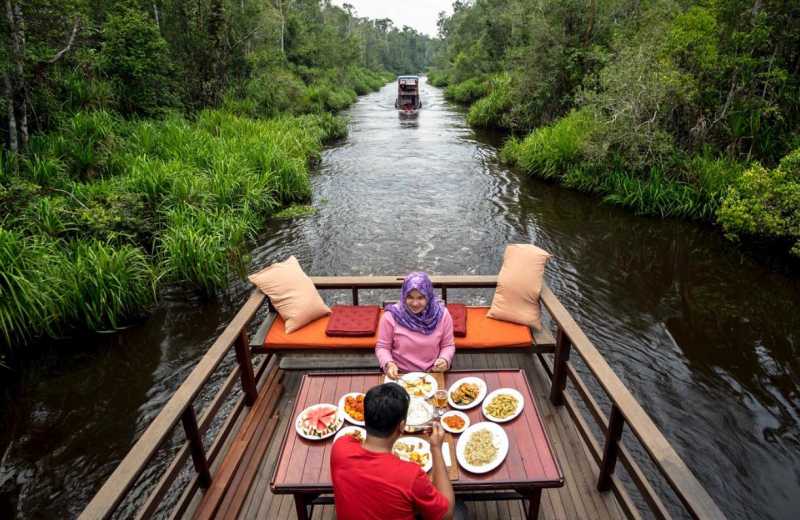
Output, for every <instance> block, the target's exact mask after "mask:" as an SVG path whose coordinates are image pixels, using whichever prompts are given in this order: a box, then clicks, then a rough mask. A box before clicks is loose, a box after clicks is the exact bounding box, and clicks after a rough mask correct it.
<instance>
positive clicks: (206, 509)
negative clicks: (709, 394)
mask: <svg viewBox="0 0 800 520" xmlns="http://www.w3.org/2000/svg"><path fill="white" fill-rule="evenodd" d="M402 280H403V278H402V277H398V276H356V277H340V276H334V277H312V281H313V282H314V284H315V286H316V287H317V289H319V290H340V291H341V290H350V291H352V302H353V305H358V304H359V291H360V290H369V289H391V288H393V289H398V288H399V287H400V284H401V283H402ZM433 283H434V286H435V287H437V288H439V289H441V292H442V298H443V299H444V300H447V290H448V289H474V288H489V289H493V288H495V287H496V286H497V277H496V276H484V275H472V276H449V275H448V276H435V277H433ZM265 302H267V298H266V296H265V295H264V294H263V293H261V292H259V291H252V292H251V294H250V296H249V298H248V299H247V301H246V302H245V303H244V305H243V306H242V307H241V309H240V310H239V312H238V313H237V314H236V316H234V318H233V319H232V320H231V321H230V323H229V324H228V326H227V327H226V328H225V330H224V331H223V332H222V333H221V334H220V335H219V337H218V338H217V339H216V340H215V341H214V343H213V344H212V345H211V346H210V347H209V349H208V351H207V352H206V354H205V355H204V356H203V358H202V359H201V360H200V361H199V362H198V363H197V365H196V366H195V368H194V369H193V370H192V372H191V373H190V374H189V376H188V377H187V378H186V380H185V381H184V382H183V384H182V385H181V386H180V387H179V388H178V389H177V390H176V392H175V394H174V395H173V396H172V397H171V398H170V400H169V401H168V402H167V403H166V404H165V406H164V408H163V409H162V411H161V413H159V415H158V416H157V417H156V418H155V419H154V420H153V422H152V423H151V424H150V425H149V426H148V427H147V429H146V430H145V431H144V432H143V433H142V435H141V436H140V437H139V439H138V440H137V441H136V443H135V444H134V445H133V447H132V448H131V450H130V451H129V452H128V454H127V455H126V456H125V458H124V459H123V460H122V461H121V462H120V463H119V465H118V466H117V468H116V469H115V470H114V472H113V473H112V474H111V476H110V477H109V478H108V480H106V482H105V483H104V484H103V486H102V487H101V488H100V490H99V491H98V492H97V494H96V495H95V496H94V497H93V498H92V500H91V501H90V502H89V504H88V505H87V506H86V508H85V509H84V511H83V512H82V513H81V515H80V520H98V519H107V518H113V517H115V513H116V514H117V515H118V514H119V513H120V511H119V508H120V505H121V504H122V503H123V502H125V503H126V508H135V510H136V513H135V515H130V514H126V515H125V517H135V518H136V519H137V520H138V519H148V518H152V517H154V516H157V517H160V518H167V517H168V518H170V519H172V518H185V517H193V518H208V519H211V518H215V519H216V518H225V519H233V518H240V517H244V518H270V519H271V518H281V519H283V518H295V517H296V513H295V504H294V499H293V497H292V496H291V495H277V496H275V495H272V493H271V492H270V486H269V484H270V480H271V479H272V474H273V471H274V467H275V464H276V459H277V456H278V452H279V449H280V447H281V443H282V439H283V436H284V435H283V434H284V432H285V431H286V428H287V427H288V426H289V425H290V421H291V420H292V419H293V417H290V415H291V413H292V412H291V410H293V408H294V407H293V405H294V399H295V396H296V394H297V391H298V388H299V385H300V382H301V379H302V375H303V373H304V371H308V370H313V371H321V370H324V371H330V370H332V369H334V368H341V369H344V370H348V371H352V370H353V369H354V368H360V369H365V370H369V371H374V370H375V364H374V359H372V354H371V353H368V354H358V355H355V354H352V353H348V352H344V351H342V352H339V351H337V352H335V353H331V352H328V353H325V354H318V353H316V352H313V351H303V352H298V353H293V354H290V355H288V357H287V356H282V357H280V359H279V356H277V355H276V354H274V353H273V354H269V355H266V356H265V355H264V354H265V353H266V352H265V349H263V348H262V346H263V338H264V337H263V335H259V333H257V334H256V335H255V336H253V338H250V336H249V335H248V333H247V329H248V327H249V326H250V324H251V322H252V320H253V319H254V317H255V316H256V314H257V313H258V312H259V309H262V307H263V306H264V303H265ZM541 302H542V305H543V307H544V309H545V310H546V312H547V314H548V315H549V317H550V320H551V321H552V324H553V332H554V334H553V336H550V334H546V336H547V337H546V338H542V337H536V336H534V340H533V342H532V344H531V346H530V348H524V349H514V350H512V351H507V350H505V349H503V350H501V349H486V350H485V351H482V352H475V351H469V352H467V351H464V350H462V351H460V352H459V353H458V354H457V356H456V358H455V363H454V368H461V369H470V368H472V369H496V368H512V369H523V370H525V372H526V374H527V376H528V380H529V383H530V386H531V390H532V392H533V393H534V394H535V400H536V403H537V406H538V409H539V412H540V414H541V416H542V421H543V423H544V426H545V429H546V430H547V433H548V436H549V438H550V441H551V444H552V445H553V449H554V451H555V454H556V456H557V458H558V462H559V464H560V465H561V470H562V473H563V476H564V482H565V484H564V487H562V488H555V489H546V490H544V491H543V493H542V499H541V507H540V510H539V518H548V519H549V518H559V519H561V518H568V519H573V518H576V519H577V518H581V519H582V518H592V519H594V518H601V519H602V518H619V517H623V516H624V517H626V518H630V519H633V520H638V519H640V518H642V515H643V514H644V515H645V516H646V517H647V518H652V517H654V518H663V519H668V518H673V516H674V512H675V510H681V511H680V512H681V514H682V515H681V516H682V517H683V516H688V517H691V518H703V519H709V520H717V519H719V520H722V519H724V518H725V515H724V514H723V513H722V511H721V510H720V509H719V507H718V506H717V504H716V503H715V502H714V499H713V498H712V497H711V496H710V495H709V494H708V492H707V491H706V490H705V489H704V488H703V486H702V484H701V483H700V482H699V481H698V480H697V478H696V477H695V476H694V474H693V473H692V472H691V470H690V469H689V468H688V466H687V465H686V463H685V462H684V461H683V460H682V459H681V458H680V456H679V455H678V454H677V453H676V452H675V450H674V449H673V448H672V446H671V445H670V443H669V441H668V440H667V439H666V437H664V435H663V433H661V431H660V430H659V428H658V427H657V426H656V424H655V423H654V422H653V420H652V419H651V418H650V417H649V416H648V414H647V412H645V410H644V409H643V408H642V407H641V405H640V404H639V403H638V402H637V401H636V398H635V397H634V396H633V395H632V394H631V393H630V391H629V390H628V389H627V388H626V387H625V385H624V384H623V382H622V381H621V380H620V379H619V377H618V376H617V375H616V374H615V373H614V371H613V369H612V368H611V367H610V366H609V365H608V363H607V362H606V361H605V359H604V358H603V356H602V354H601V353H600V351H599V350H598V349H597V348H596V347H595V346H594V345H593V344H592V342H591V341H590V340H589V338H588V337H587V336H586V334H585V333H584V332H583V331H582V330H581V328H580V327H579V326H578V324H577V323H576V322H575V320H574V319H573V318H572V316H571V315H570V314H569V312H568V311H567V309H566V308H565V307H564V306H563V305H562V304H561V302H560V301H559V300H558V298H557V297H556V296H555V295H554V294H553V293H552V292H551V291H550V289H549V288H547V287H544V288H543V291H542V294H541ZM266 310H267V313H266V315H265V316H264V317H263V318H262V321H261V325H262V326H261V327H260V328H259V330H261V329H264V330H266V327H268V326H269V324H270V323H272V321H273V320H274V318H275V312H274V310H273V309H272V308H271V307H270V306H269V305H267V309H266ZM232 351H233V352H234V353H235V355H236V363H235V364H233V365H230V364H228V365H226V366H225V368H220V367H221V366H222V361H223V359H224V358H225V357H226V355H228V354H229V353H231V352H232ZM570 353H572V357H573V359H575V360H580V361H581V362H582V363H583V364H584V365H585V367H586V369H587V372H586V373H585V374H583V376H586V377H590V378H592V379H593V380H594V381H595V382H596V383H598V386H597V387H594V386H593V387H592V388H593V389H594V391H592V390H590V387H589V386H587V384H586V383H585V382H584V377H583V376H582V374H579V372H578V370H577V367H576V365H575V362H574V361H570V355H571V354H570ZM254 354H255V356H254ZM254 365H255V366H254ZM218 369H219V371H218V375H221V376H223V377H225V379H224V381H223V382H222V384H221V385H219V386H218V388H217V389H216V393H215V394H214V396H213V398H212V399H211V400H210V401H207V402H206V403H205V405H200V403H199V402H198V401H199V399H198V397H199V396H200V394H201V391H202V390H203V388H204V387H205V386H207V383H209V381H210V379H211V376H212V374H213V373H215V371H217V370H218ZM551 376H552V378H551ZM234 388H240V389H241V392H240V394H239V397H238V398H236V399H235V403H232V404H233V407H232V408H229V407H228V408H225V407H224V406H223V404H224V403H226V402H227V400H228V398H229V397H230V395H231V392H232V391H233V389H234ZM594 394H597V396H598V397H600V399H601V401H600V402H605V403H610V410H609V411H608V412H606V409H605V408H606V407H605V406H601V405H600V402H599V401H598V397H596V396H595V395H594ZM223 409H225V410H226V411H225V414H224V415H219V414H218V412H220V411H221V410H223ZM586 412H588V413H586ZM215 417H218V418H222V425H221V427H220V428H219V429H214V431H213V432H210V431H209V430H210V429H211V426H212V422H213V421H214V420H215ZM592 423H593V424H592ZM179 425H180V426H182V427H183V428H182V429H183V433H184V434H185V439H186V440H185V442H184V443H183V445H182V446H181V447H180V448H179V449H178V450H177V451H176V452H174V454H173V455H172V456H171V457H170V458H169V460H170V463H169V465H168V466H167V467H166V469H164V470H163V471H162V470H160V471H161V478H160V479H159V480H158V482H157V483H155V485H154V486H153V487H152V488H151V491H149V492H148V493H147V496H146V498H140V499H138V500H137V497H136V496H135V494H134V493H133V490H135V489H136V488H135V484H136V483H137V481H139V480H141V477H142V476H143V475H144V474H145V470H146V469H147V468H148V466H149V465H150V464H151V463H152V461H153V460H154V457H155V456H156V453H157V452H158V450H159V449H160V448H161V447H162V446H163V445H164V444H165V442H166V441H167V440H168V439H171V438H173V434H174V432H175V430H176V429H178V428H179V427H180V426H179ZM623 429H625V430H626V431H628V432H629V433H630V437H629V440H628V442H631V441H632V442H633V443H634V444H635V445H636V448H637V449H638V451H639V455H640V456H643V457H644V459H643V460H645V461H646V462H647V463H648V464H650V465H652V466H653V467H654V470H653V469H648V470H647V471H645V469H643V468H642V467H641V466H640V465H639V463H638V462H637V460H636V458H637V457H634V452H632V451H631V450H630V449H629V448H628V447H627V446H626V443H625V442H623V439H622V432H623ZM598 431H599V435H598ZM208 433H211V434H212V435H211V440H210V441H204V436H206V435H207V434H208ZM618 461H619V463H620V464H617V462H618ZM187 463H190V464H191V465H192V466H193V472H192V475H193V476H192V477H190V478H191V481H190V482H189V483H188V484H186V483H185V481H184V482H180V481H179V476H180V475H181V472H182V468H184V467H185V466H186V464H187ZM615 468H616V470H615ZM623 471H624V481H623V479H622V475H621V474H622V472H623ZM652 479H658V480H659V482H660V484H661V485H654V484H655V482H651V480H652ZM171 488H176V491H177V493H178V494H180V497H179V498H178V499H177V501H175V500H172V499H169V500H167V498H168V497H169V496H174V495H170V494H169V492H170V490H171ZM627 488H635V491H636V493H638V497H637V498H638V500H636V501H634V499H633V498H632V497H631V495H630V494H629V490H628V489H627ZM598 489H603V490H604V491H603V492H600V491H598ZM670 493H671V494H672V496H670ZM506 496H507V495H506ZM516 496H519V495H516ZM325 498H327V499H328V501H330V498H331V497H321V499H325ZM485 498H486V500H485V501H479V502H470V503H468V504H467V508H468V511H469V513H470V515H469V516H470V517H471V518H481V519H483V518H522V517H524V516H525V511H524V509H523V506H522V502H521V501H520V500H515V501H499V502H497V501H494V499H496V498H498V496H497V495H493V496H487V497H485ZM665 498H668V499H669V500H670V501H671V502H670V503H669V505H670V506H673V507H668V505H667V503H666V502H665V501H664V499H665ZM676 498H677V501H676V500H675V499H676ZM134 501H136V502H138V503H134ZM320 502H323V503H324V502H325V500H320ZM128 510H130V509H128ZM335 516H336V512H335V511H334V508H333V507H332V506H331V505H330V504H320V505H318V507H315V508H314V511H313V518H317V519H319V518H325V519H331V518H335Z"/></svg>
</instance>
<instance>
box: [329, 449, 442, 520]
mask: <svg viewBox="0 0 800 520" xmlns="http://www.w3.org/2000/svg"><path fill="white" fill-rule="evenodd" d="M331 478H332V480H333V493H334V500H335V502H336V518H341V519H342V520H373V519H374V520H414V514H415V513H416V514H419V515H421V516H422V518H424V519H425V520H428V519H431V520H434V519H435V520H441V518H442V517H443V516H444V514H445V513H446V512H447V508H448V507H449V505H450V504H449V503H448V501H447V498H446V497H445V496H444V495H442V494H441V493H440V492H439V490H438V489H436V488H435V487H434V486H433V483H432V482H431V480H430V479H429V478H428V476H427V475H426V474H425V472H424V471H422V468H420V467H419V466H418V465H417V464H415V463H413V462H405V461H402V460H400V459H398V458H397V457H395V456H394V455H392V454H390V453H375V452H372V451H368V450H365V449H364V448H362V447H361V442H359V441H357V440H356V439H354V438H352V437H351V436H349V435H344V436H342V437H341V438H340V439H338V440H337V441H336V442H334V443H333V450H332V451H331Z"/></svg>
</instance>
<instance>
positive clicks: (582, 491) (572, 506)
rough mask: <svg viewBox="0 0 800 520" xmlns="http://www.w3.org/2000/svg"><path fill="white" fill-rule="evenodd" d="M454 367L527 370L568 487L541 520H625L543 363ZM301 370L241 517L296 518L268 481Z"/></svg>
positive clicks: (507, 509) (286, 379)
mask: <svg viewBox="0 0 800 520" xmlns="http://www.w3.org/2000/svg"><path fill="white" fill-rule="evenodd" d="M454 368H524V369H525V371H526V373H527V375H528V378H529V380H530V383H531V387H532V388H533V391H534V393H535V394H536V400H537V406H538V408H539V412H540V413H541V415H542V419H543V421H544V424H545V427H546V429H547V433H548V435H549V436H550V440H551V442H552V443H553V447H554V449H555V452H556V456H557V457H558V461H559V463H560V464H561V468H562V471H563V473H564V480H565V485H564V487H562V488H559V489H547V490H544V492H543V494H542V503H541V510H540V514H539V518H543V519H584V518H585V519H605V518H623V517H624V515H623V513H622V511H621V510H620V508H619V506H618V505H617V502H616V499H615V497H614V495H613V493H611V492H607V493H600V492H598V491H596V489H595V483H596V481H597V467H596V464H595V463H594V462H593V460H592V459H591V455H590V454H589V452H588V451H587V449H586V448H585V447H584V445H583V442H582V441H581V439H580V437H579V434H578V432H577V431H576V429H575V427H574V426H573V424H572V421H571V419H570V417H569V414H568V413H567V411H566V410H565V409H563V408H561V409H555V408H554V407H553V406H552V405H550V401H549V400H548V398H547V396H548V392H549V388H550V382H549V379H548V377H547V375H546V374H545V372H544V369H543V368H542V367H541V365H540V364H539V362H538V360H536V359H534V358H533V357H532V356H531V355H530V354H527V355H525V354H463V353H462V354H459V355H457V356H456V358H455V363H454ZM301 376H302V372H300V371H287V372H285V373H284V375H283V380H282V383H283V386H284V392H283V394H282V397H281V399H280V401H279V402H278V405H277V408H276V410H278V411H279V412H280V421H279V423H278V426H277V428H276V431H275V435H273V437H272V440H271V442H270V445H269V447H268V449H267V452H266V455H265V456H264V459H263V462H262V464H261V466H260V467H259V469H258V472H257V474H256V476H255V481H254V482H253V485H252V487H251V488H250V492H249V493H248V495H247V498H246V499H245V503H244V507H242V509H241V512H240V515H239V516H240V518H248V519H251V518H265V519H273V518H279V519H284V518H286V519H292V518H296V515H295V510H294V502H293V498H292V496H291V495H273V494H272V493H271V492H270V489H269V481H270V479H271V478H272V472H273V470H274V467H275V464H276V458H277V456H278V451H279V448H280V443H281V439H282V438H283V432H284V431H285V428H286V427H287V426H288V424H289V421H290V419H291V417H289V416H288V414H289V413H290V411H291V410H292V406H293V404H294V397H295V395H296V393H297V389H298V387H299V383H300V379H301ZM467 509H468V511H469V517H470V518H475V519H507V518H523V517H524V512H523V509H522V503H521V502H520V501H503V502H494V501H492V502H470V503H468V504H467ZM334 518H336V513H335V511H334V509H333V506H332V505H325V506H317V507H315V508H314V512H313V519H314V520H317V519H334Z"/></svg>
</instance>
